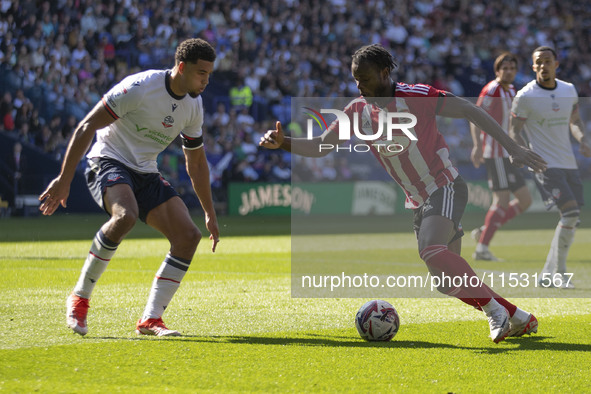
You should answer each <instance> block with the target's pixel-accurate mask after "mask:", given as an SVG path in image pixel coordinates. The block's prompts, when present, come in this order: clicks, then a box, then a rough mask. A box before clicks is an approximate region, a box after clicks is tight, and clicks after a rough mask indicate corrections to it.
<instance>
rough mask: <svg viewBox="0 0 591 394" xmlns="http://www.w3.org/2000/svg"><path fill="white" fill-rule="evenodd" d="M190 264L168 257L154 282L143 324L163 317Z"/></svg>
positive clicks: (187, 261) (168, 255)
mask: <svg viewBox="0 0 591 394" xmlns="http://www.w3.org/2000/svg"><path fill="white" fill-rule="evenodd" d="M190 264H191V261H189V260H185V259H181V258H180V257H173V256H171V255H170V253H169V254H167V255H166V258H165V259H164V261H163V262H162V265H161V266H160V269H159V270H158V272H157V273H156V277H155V278H154V281H153V282H152V289H151V290H150V296H149V297H148V303H147V304H146V308H145V309H144V314H143V316H142V320H141V321H142V322H143V321H146V320H147V319H158V318H160V317H161V316H162V314H163V313H164V310H165V309H166V307H167V306H168V304H169V303H170V301H171V300H172V297H173V296H174V294H175V293H176V291H177V290H178V288H179V286H180V284H181V281H182V280H183V277H184V276H185V274H186V273H187V269H189V265H190Z"/></svg>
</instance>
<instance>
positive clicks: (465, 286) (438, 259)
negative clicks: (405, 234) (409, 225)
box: [415, 177, 509, 343]
mask: <svg viewBox="0 0 591 394" xmlns="http://www.w3.org/2000/svg"><path fill="white" fill-rule="evenodd" d="M467 200H468V189H467V186H466V184H465V183H464V181H463V180H462V179H461V178H460V177H458V178H457V179H456V180H455V181H454V182H453V183H452V184H449V185H446V186H444V187H442V188H441V189H439V190H437V191H435V192H434V193H433V194H431V196H430V197H429V199H428V201H426V202H425V205H424V206H423V208H422V211H421V213H422V217H421V220H420V221H419V222H418V223H417V222H415V228H416V227H418V234H417V236H418V242H419V252H420V256H421V259H423V261H425V263H426V264H427V267H428V269H429V272H430V273H431V274H432V275H433V278H434V280H438V282H439V283H438V284H439V286H438V287H437V290H438V291H440V292H442V293H444V294H447V295H450V296H453V297H456V298H459V299H460V300H462V301H463V302H465V303H467V304H469V305H472V306H474V307H476V308H478V309H482V310H483V311H484V312H485V313H486V315H487V317H488V320H489V326H490V334H491V338H492V339H493V341H494V342H495V343H498V342H500V341H502V340H503V339H504V338H505V337H506V335H507V333H508V332H509V314H508V312H507V310H506V309H505V308H504V307H503V306H502V305H501V304H499V303H498V302H497V301H496V300H495V299H494V297H493V294H492V293H491V292H490V291H489V289H488V287H485V286H482V282H481V281H480V278H479V277H478V276H477V275H476V273H475V272H474V270H473V269H472V267H470V265H469V264H468V262H467V261H466V260H464V258H462V256H460V255H459V254H458V253H457V252H460V250H461V244H460V243H459V242H458V239H459V238H461V236H462V235H463V231H462V228H461V224H460V219H461V217H462V215H463V213H464V208H465V206H466V203H467ZM417 224H418V226H417ZM448 245H450V246H451V250H450V247H449V246H448Z"/></svg>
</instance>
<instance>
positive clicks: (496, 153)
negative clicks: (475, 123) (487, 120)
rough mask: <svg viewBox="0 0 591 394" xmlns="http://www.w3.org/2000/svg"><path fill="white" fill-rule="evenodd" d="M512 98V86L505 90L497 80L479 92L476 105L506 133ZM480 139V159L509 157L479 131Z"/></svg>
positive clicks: (488, 136)
mask: <svg viewBox="0 0 591 394" xmlns="http://www.w3.org/2000/svg"><path fill="white" fill-rule="evenodd" d="M513 97H515V88H514V87H513V85H509V89H507V90H505V89H504V88H503V86H502V85H501V84H500V83H499V82H497V80H492V81H490V82H489V83H487V84H486V85H485V86H484V87H483V88H482V90H481V91H480V96H478V101H477V102H476V105H478V106H480V107H482V108H483V109H484V110H485V111H486V112H488V113H489V114H490V116H492V117H493V118H494V119H495V120H496V121H497V123H498V124H500V125H501V127H502V128H503V130H505V132H507V131H508V130H509V121H510V119H511V103H512V101H513ZM480 139H481V140H482V157H484V158H485V159H492V158H496V157H509V154H508V153H507V151H506V150H505V148H503V146H502V145H501V144H499V142H498V141H497V140H495V139H494V138H493V137H491V136H490V135H488V134H486V133H485V132H484V131H482V130H480Z"/></svg>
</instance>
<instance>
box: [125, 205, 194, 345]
mask: <svg viewBox="0 0 591 394" xmlns="http://www.w3.org/2000/svg"><path fill="white" fill-rule="evenodd" d="M146 223H147V224H148V225H150V226H151V227H153V228H155V229H156V230H158V231H160V232H161V233H162V234H164V236H165V237H166V238H167V239H168V240H169V241H170V251H169V253H168V254H167V255H166V257H165V258H164V261H163V262H162V264H161V265H160V268H159V270H158V272H157V273H156V276H155V278H154V280H153V282H152V288H151V290H150V295H149V297H148V301H147V303H146V307H145V309H144V313H143V315H142V317H141V319H140V320H139V321H138V323H137V325H136V332H137V333H138V334H144V335H157V336H178V335H181V334H180V333H179V332H178V331H175V330H171V329H168V328H167V327H166V326H165V325H164V322H163V321H162V314H163V313H164V311H165V309H166V308H167V306H168V304H169V303H170V302H171V301H172V298H173V297H174V295H175V293H176V291H177V290H178V288H179V287H180V284H181V281H182V280H183V278H184V276H185V274H186V272H187V270H188V269H189V266H190V264H191V261H192V259H193V255H194V253H195V250H196V249H197V245H198V244H199V241H200V240H201V232H200V231H199V229H198V228H197V226H196V225H195V223H194V222H193V220H192V218H191V216H190V214H189V210H188V209H187V206H186V205H185V203H184V202H183V201H182V200H181V199H180V197H178V196H174V197H172V198H170V199H168V200H167V201H165V202H164V203H162V204H160V205H158V206H156V207H155V208H153V209H152V210H150V211H149V213H148V214H147V217H146Z"/></svg>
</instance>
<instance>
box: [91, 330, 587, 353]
mask: <svg viewBox="0 0 591 394" xmlns="http://www.w3.org/2000/svg"><path fill="white" fill-rule="evenodd" d="M552 338H553V337H548V336H539V335H536V336H531V337H521V338H509V339H507V340H505V341H504V342H501V343H499V344H497V345H493V344H492V343H491V344H490V346H482V347H479V346H461V345H454V344H450V343H437V342H427V341H414V340H397V339H393V340H391V341H388V342H367V341H363V340H361V339H356V338H353V337H350V336H331V337H330V338H329V337H326V336H321V335H317V336H315V335H309V334H308V335H306V336H305V337H261V336H250V335H228V336H203V335H183V336H182V337H167V338H156V337H150V336H145V337H144V336H141V337H135V338H115V337H100V338H97V339H105V340H114V339H115V340H133V341H156V342H158V341H161V340H165V341H179V342H189V343H190V342H198V343H209V344H216V343H219V344H228V343H229V344H247V345H268V346H285V345H296V346H312V347H313V346H323V347H327V346H331V347H340V348H376V347H378V348H395V349H457V350H471V351H474V352H477V353H488V354H498V353H506V352H511V351H527V350H550V351H569V352H591V344H580V343H557V342H546V340H548V339H552Z"/></svg>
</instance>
